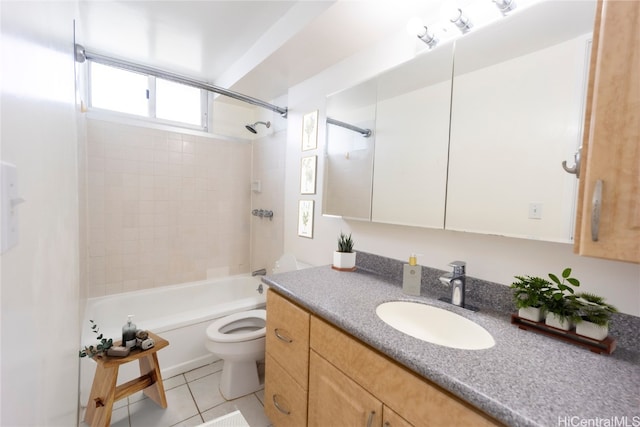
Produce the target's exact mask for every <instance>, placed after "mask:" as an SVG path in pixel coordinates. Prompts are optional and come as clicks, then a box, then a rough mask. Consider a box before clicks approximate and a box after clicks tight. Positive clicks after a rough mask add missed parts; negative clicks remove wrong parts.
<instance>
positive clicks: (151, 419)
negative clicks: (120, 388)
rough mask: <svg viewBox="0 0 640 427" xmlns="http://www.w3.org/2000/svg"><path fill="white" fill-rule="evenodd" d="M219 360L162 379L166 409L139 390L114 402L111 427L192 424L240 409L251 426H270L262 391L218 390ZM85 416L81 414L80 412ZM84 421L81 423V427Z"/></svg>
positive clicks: (155, 426)
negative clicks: (226, 394) (229, 396)
mask: <svg viewBox="0 0 640 427" xmlns="http://www.w3.org/2000/svg"><path fill="white" fill-rule="evenodd" d="M221 374H222V361H221V360H219V361H217V362H214V363H212V364H210V365H205V366H202V367H200V368H198V369H194V370H193V371H189V372H186V373H184V374H180V375H176V376H175V377H171V378H165V379H164V390H165V394H166V396H167V401H168V404H169V406H168V408H166V409H162V408H161V407H159V406H158V405H156V404H155V402H153V401H152V400H150V399H148V398H147V397H146V396H145V395H144V394H143V393H142V392H139V393H136V394H133V395H131V396H129V397H128V398H126V399H122V400H120V401H118V402H116V403H115V405H114V409H113V415H112V416H111V426H112V427H172V426H176V427H191V426H197V425H200V424H202V423H204V422H207V421H210V420H213V419H215V418H218V417H221V416H223V415H226V414H228V413H230V412H233V411H236V410H239V411H240V412H241V413H242V416H243V417H244V419H245V420H247V422H248V423H249V425H250V426H251V427H268V426H270V425H271V423H270V421H269V419H268V418H267V416H266V415H265V413H264V406H263V401H264V390H260V391H258V392H256V393H253V394H250V395H247V396H243V397H240V398H238V399H235V400H229V401H227V400H225V399H224V398H223V397H222V396H221V395H220V391H219V390H218V383H219V381H220V375H221ZM83 416H84V413H83ZM86 426H87V424H86V423H84V422H80V427H86Z"/></svg>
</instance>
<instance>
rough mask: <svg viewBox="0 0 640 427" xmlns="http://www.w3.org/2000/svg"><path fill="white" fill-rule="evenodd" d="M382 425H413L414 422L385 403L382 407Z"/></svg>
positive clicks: (410, 426)
mask: <svg viewBox="0 0 640 427" xmlns="http://www.w3.org/2000/svg"><path fill="white" fill-rule="evenodd" d="M382 427H413V424H411V423H410V422H409V421H407V420H405V419H404V418H402V417H401V416H400V415H398V414H396V413H395V412H394V411H392V410H391V408H389V407H388V406H386V405H385V406H383V408H382Z"/></svg>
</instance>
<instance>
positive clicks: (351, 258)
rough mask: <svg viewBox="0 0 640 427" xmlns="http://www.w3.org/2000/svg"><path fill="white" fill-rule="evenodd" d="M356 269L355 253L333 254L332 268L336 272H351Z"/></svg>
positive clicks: (336, 252)
mask: <svg viewBox="0 0 640 427" xmlns="http://www.w3.org/2000/svg"><path fill="white" fill-rule="evenodd" d="M355 267H356V253H355V252H338V251H335V252H334V253H333V268H335V269H336V270H345V271H353V270H354V269H355Z"/></svg>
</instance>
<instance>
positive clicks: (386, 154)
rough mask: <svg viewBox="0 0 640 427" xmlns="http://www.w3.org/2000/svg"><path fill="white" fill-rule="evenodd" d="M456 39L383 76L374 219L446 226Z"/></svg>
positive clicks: (379, 83)
mask: <svg viewBox="0 0 640 427" xmlns="http://www.w3.org/2000/svg"><path fill="white" fill-rule="evenodd" d="M452 65H453V43H448V44H446V45H443V46H438V47H436V48H435V49H434V50H432V51H429V52H425V53H423V54H422V55H420V56H418V57H417V58H415V59H414V60H412V61H410V62H408V63H406V64H403V65H401V66H399V67H397V68H395V69H392V70H390V71H388V72H386V73H384V74H382V75H381V76H380V77H379V78H378V79H377V81H378V89H377V93H378V97H377V111H376V127H375V131H376V148H375V158H374V168H373V170H374V175H373V196H372V214H371V220H372V221H374V222H384V223H390V224H402V225H412V226H420V227H430V228H443V227H444V206H445V193H446V188H447V155H448V153H447V151H448V147H449V108H450V103H451V71H452Z"/></svg>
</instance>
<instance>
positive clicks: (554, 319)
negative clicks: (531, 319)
mask: <svg viewBox="0 0 640 427" xmlns="http://www.w3.org/2000/svg"><path fill="white" fill-rule="evenodd" d="M561 277H562V279H560V278H559V277H558V276H556V275H555V274H552V273H549V278H550V279H551V281H552V282H553V283H552V286H551V289H550V291H549V295H548V296H549V297H548V298H547V299H546V301H545V303H544V308H545V310H546V311H547V317H546V319H545V323H546V324H547V326H551V327H554V328H557V329H562V330H565V331H568V330H570V329H571V328H572V327H573V325H574V324H576V323H578V322H580V320H581V318H580V315H579V307H580V304H579V303H578V302H577V301H576V300H577V297H576V295H575V291H574V290H573V288H572V286H573V287H578V286H580V281H579V280H578V279H576V278H575V277H571V268H565V269H564V270H563V271H562V275H561Z"/></svg>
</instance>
